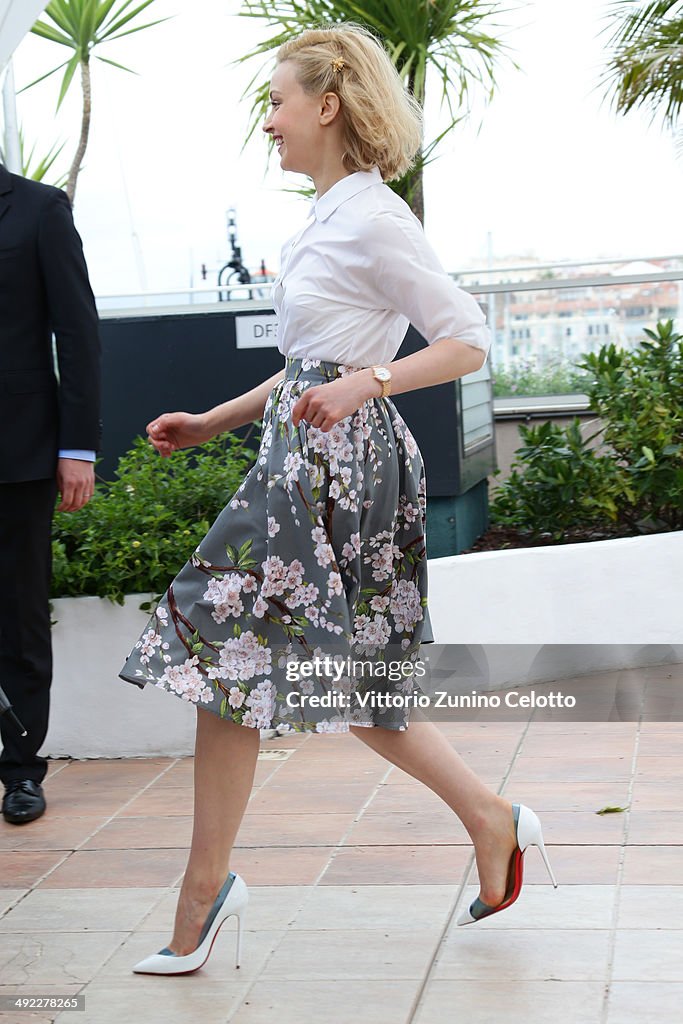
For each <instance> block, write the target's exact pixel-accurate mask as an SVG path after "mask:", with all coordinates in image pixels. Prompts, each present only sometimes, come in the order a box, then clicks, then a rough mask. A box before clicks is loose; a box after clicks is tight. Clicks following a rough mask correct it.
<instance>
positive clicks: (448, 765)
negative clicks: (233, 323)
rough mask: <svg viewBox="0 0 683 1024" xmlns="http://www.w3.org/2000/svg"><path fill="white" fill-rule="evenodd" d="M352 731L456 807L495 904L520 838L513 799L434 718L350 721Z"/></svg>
mask: <svg viewBox="0 0 683 1024" xmlns="http://www.w3.org/2000/svg"><path fill="white" fill-rule="evenodd" d="M349 728H350V730H351V732H353V733H354V735H355V736H357V737H358V738H359V739H361V740H363V742H364V743H366V744H367V745H368V746H369V747H372V749H373V750H376V751H377V753H378V754H381V755H382V757H385V758H386V759H387V761H390V762H391V763H392V764H395V765H396V766H397V767H398V768H401V769H402V770H403V771H404V772H407V773H408V775H412V776H413V777H414V778H416V779H419V780H420V782H423V783H424V784H425V785H426V786H428V787H429V788H430V789H432V790H433V791H434V792H435V793H437V794H438V796H440V797H441V799H442V800H444V801H445V802H446V803H447V804H448V806H449V807H450V808H451V809H452V810H453V811H455V813H456V814H457V815H458V817H459V818H460V820H461V821H462V823H463V825H464V826H465V828H466V829H467V831H468V832H469V834H470V836H471V837H472V842H473V843H474V849H475V854H476V858H477V871H478V872H479V887H480V897H481V899H482V900H483V901H484V903H488V904H489V906H496V905H497V904H498V903H500V902H501V901H502V899H503V896H504V895H505V886H506V881H507V871H508V866H509V862H510V856H511V854H512V851H513V850H514V849H515V846H516V845H517V843H516V838H515V828H514V822H513V818H512V804H510V803H509V802H508V801H507V800H504V799H503V798H502V797H500V796H498V795H497V794H496V793H492V792H491V790H490V789H489V788H488V786H485V785H484V783H483V782H482V781H481V779H479V777H478V776H477V775H475V773H474V772H473V771H472V770H471V768H468V767H467V765H466V764H465V762H464V761H463V759H462V758H461V757H460V755H459V754H458V753H456V751H455V750H454V749H453V747H452V746H451V745H450V743H449V742H448V740H447V739H446V737H445V736H444V735H443V733H442V732H441V731H440V730H439V729H438V728H437V727H436V725H435V724H434V722H410V724H409V726H408V728H407V729H406V730H405V731H397V730H394V729H384V728H382V727H381V726H374V727H372V728H370V727H368V726H366V727H363V726H350V727H349Z"/></svg>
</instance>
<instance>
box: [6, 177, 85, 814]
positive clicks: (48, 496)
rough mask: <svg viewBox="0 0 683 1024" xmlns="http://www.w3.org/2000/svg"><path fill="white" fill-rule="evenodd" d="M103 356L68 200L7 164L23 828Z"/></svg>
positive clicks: (10, 492)
mask: <svg viewBox="0 0 683 1024" xmlns="http://www.w3.org/2000/svg"><path fill="white" fill-rule="evenodd" d="M53 332H54V336H55V341H56V355H57V367H56V372H55V360H54V358H53V346H52V335H53ZM100 359H101V350H100V338H99V332H98V316H97V310H96V307H95V299H94V296H93V293H92V289H91V287H90V282H89V280H88V270H87V267H86V264H85V259H84V257H83V246H82V243H81V239H80V236H79V234H78V232H77V231H76V228H75V226H74V222H73V216H72V213H71V204H70V202H69V199H68V197H67V195H66V193H65V192H63V191H62V190H61V189H58V188H53V187H52V186H50V185H43V184H40V183H39V182H35V181H31V180H29V179H26V178H22V177H20V176H19V175H16V174H10V173H9V171H8V170H7V169H6V168H5V167H4V166H2V164H0V686H2V688H3V689H4V691H5V693H6V694H7V696H8V698H9V700H10V702H11V704H12V705H13V707H14V710H15V712H16V714H17V716H18V718H19V719H20V721H21V722H22V724H23V725H24V727H25V728H26V730H27V731H28V735H27V736H25V737H21V736H20V734H19V731H18V730H17V729H16V728H15V727H14V726H13V724H12V723H11V722H7V721H6V720H5V719H6V717H7V716H0V732H1V734H2V742H3V750H2V754H0V780H2V782H3V784H4V786H5V793H4V798H3V802H2V813H3V816H4V818H5V820H6V821H9V822H12V823H13V824H23V823H25V822H28V821H33V820H34V819H35V818H38V817H40V815H41V814H42V813H43V812H44V810H45V795H44V793H43V788H42V785H41V783H42V781H43V779H44V778H45V774H46V772H47V761H46V759H45V758H43V757H39V756H38V750H39V749H40V747H41V746H42V744H43V742H44V740H45V736H46V733H47V726H48V713H49V700H50V685H51V682H52V643H51V635H50V614H49V595H50V584H51V573H52V558H51V529H52V516H53V513H54V508H55V501H56V497H57V492H59V494H60V495H61V503H60V505H59V511H64V512H74V511H76V510H77V509H79V508H82V507H83V506H84V505H85V504H86V503H87V502H88V501H89V499H90V498H91V497H92V495H93V491H94V487H95V473H94V465H93V463H94V461H95V456H96V453H97V450H98V449H99V445H100V437H101V422H100V418H99V417H100Z"/></svg>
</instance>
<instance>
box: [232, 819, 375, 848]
mask: <svg viewBox="0 0 683 1024" xmlns="http://www.w3.org/2000/svg"><path fill="white" fill-rule="evenodd" d="M355 817H356V812H355V811H345V812H344V813H343V814H326V813H324V812H322V813H319V814H310V813H309V814H299V813H297V812H296V811H292V813H290V814H266V813H265V812H262V811H257V812H255V813H252V812H251V811H247V813H246V814H245V815H244V818H243V819H242V823H241V825H240V828H239V832H238V833H237V840H236V842H235V847H236V848H237V847H241V846H291V847H299V846H301V847H304V846H336V845H337V844H338V843H340V842H342V841H343V840H344V838H345V836H346V835H347V833H348V832H349V830H350V829H351V828H352V827H353V823H354V819H355Z"/></svg>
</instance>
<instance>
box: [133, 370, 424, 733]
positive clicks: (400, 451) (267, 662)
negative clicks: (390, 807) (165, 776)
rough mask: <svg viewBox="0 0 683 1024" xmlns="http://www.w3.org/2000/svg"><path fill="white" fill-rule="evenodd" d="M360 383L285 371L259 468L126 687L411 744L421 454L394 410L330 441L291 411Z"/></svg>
mask: <svg viewBox="0 0 683 1024" xmlns="http://www.w3.org/2000/svg"><path fill="white" fill-rule="evenodd" d="M357 369H359V367H354V366H350V365H348V364H345V363H335V362H330V361H325V360H321V359H312V358H309V357H298V358H297V357H292V356H288V357H286V366H285V376H284V378H283V379H282V380H281V381H279V382H278V383H277V384H276V385H275V386H274V387H273V389H272V391H271V392H270V394H269V396H268V399H267V401H266V404H265V408H264V412H263V429H262V433H261V442H260V447H259V452H258V458H257V460H256V462H255V464H254V466H253V467H252V468H251V469H250V471H249V472H248V473H247V475H246V476H245V478H244V480H243V481H242V483H241V484H240V486H239V487H238V489H237V491H236V492H235V494H234V495H233V497H232V498H231V500H230V501H229V502H228V504H227V505H226V507H225V508H224V509H223V511H222V512H221V513H220V515H219V516H218V518H217V519H216V521H215V522H214V524H213V526H212V527H211V529H210V530H209V531H208V533H207V534H206V536H205V537H204V539H203V540H202V541H201V543H200V544H199V546H198V547H197V549H196V551H195V552H194V553H193V554H192V556H191V558H190V559H189V561H188V562H187V563H186V564H185V565H184V567H183V568H182V569H181V570H180V572H179V573H178V575H177V576H176V578H175V579H174V580H173V582H172V583H171V584H170V586H169V587H168V590H167V591H166V593H165V595H164V596H163V597H162V599H161V600H160V601H159V604H158V606H157V608H156V610H155V612H154V614H153V615H152V616H151V618H150V621H149V623H148V625H147V627H146V629H145V630H144V632H143V633H142V635H141V636H140V638H139V639H138V641H137V642H136V644H135V646H134V647H133V650H132V651H131V653H130V655H129V657H128V658H127V659H126V661H125V663H124V665H123V667H122V669H121V672H120V673H119V675H120V677H121V679H123V680H125V681H127V682H130V683H135V684H137V685H138V686H139V687H141V688H142V687H144V686H145V685H146V684H147V683H151V684H152V685H154V686H157V687H159V688H161V689H163V690H166V691H168V693H172V694H174V695H175V696H177V697H179V698H180V699H181V700H184V701H187V702H191V703H193V704H195V705H196V706H201V707H204V708H206V709H208V710H210V711H213V712H214V713H215V714H217V715H219V716H220V717H221V718H229V719H231V720H232V721H234V722H237V723H239V724H241V725H244V726H248V727H252V728H260V729H269V728H277V729H278V732H280V733H285V732H289V731H300V732H302V731H313V732H347V731H348V728H349V725H359V726H384V727H386V728H390V729H406V728H407V727H408V722H409V718H410V700H409V699H408V698H409V695H410V694H411V693H416V692H417V691H418V690H419V683H418V682H417V679H416V677H417V675H418V673H416V671H415V666H416V663H417V662H418V661H419V652H420V644H421V643H433V642H434V637H433V634H432V628H431V622H430V618H429V611H428V607H427V557H426V548H425V522H426V505H427V499H426V488H425V469H424V463H423V460H422V456H421V453H420V450H419V448H418V446H417V444H416V442H415V439H414V437H413V435H412V434H411V432H410V430H409V428H408V427H407V425H406V423H405V421H404V420H403V419H402V417H401V416H400V414H399V413H398V411H397V409H396V407H395V405H394V404H393V402H392V401H391V399H390V398H371V399H368V400H366V401H365V402H364V403H363V404H362V405H361V406H360V408H359V409H358V410H357V411H356V412H354V413H353V414H352V415H350V416H347V417H345V418H344V419H343V420H340V421H339V422H337V423H335V424H334V425H333V427H332V428H331V429H330V430H328V431H323V430H320V429H319V428H317V427H314V426H312V425H311V424H309V423H307V422H306V421H305V420H301V421H300V423H299V425H298V426H296V427H295V426H294V424H293V422H292V408H293V406H294V405H295V404H296V402H297V400H298V399H299V398H300V397H301V395H302V394H303V393H304V391H305V389H306V388H309V387H312V386H315V385H319V384H324V383H326V382H328V381H331V380H334V379H335V378H337V377H340V376H344V375H346V374H350V373H354V372H355V371H356V370H357Z"/></svg>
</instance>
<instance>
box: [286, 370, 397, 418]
mask: <svg viewBox="0 0 683 1024" xmlns="http://www.w3.org/2000/svg"><path fill="white" fill-rule="evenodd" d="M379 387H380V385H379V383H378V381H376V380H375V378H374V377H373V376H372V370H370V369H363V370H357V371H356V372H355V373H351V374H349V375H348V376H347V377H338V378H337V379H336V380H331V381H327V382H326V383H325V384H315V385H314V386H313V387H311V388H306V390H305V391H304V393H303V395H302V396H301V398H300V399H299V400H298V401H297V402H295V403H294V406H293V408H292V423H293V424H294V426H295V427H298V426H299V423H300V422H301V420H306V422H307V423H310V424H311V426H312V427H319V429H320V430H325V431H327V430H331V429H332V427H333V426H334V424H335V423H338V422H339V420H343V419H344V418H345V417H346V416H350V415H351V414H352V413H354V412H356V410H357V409H358V408H359V407H360V406H361V405H362V404H363V402H365V401H367V399H368V398H374V397H376V396H377V389H378V388H379Z"/></svg>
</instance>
